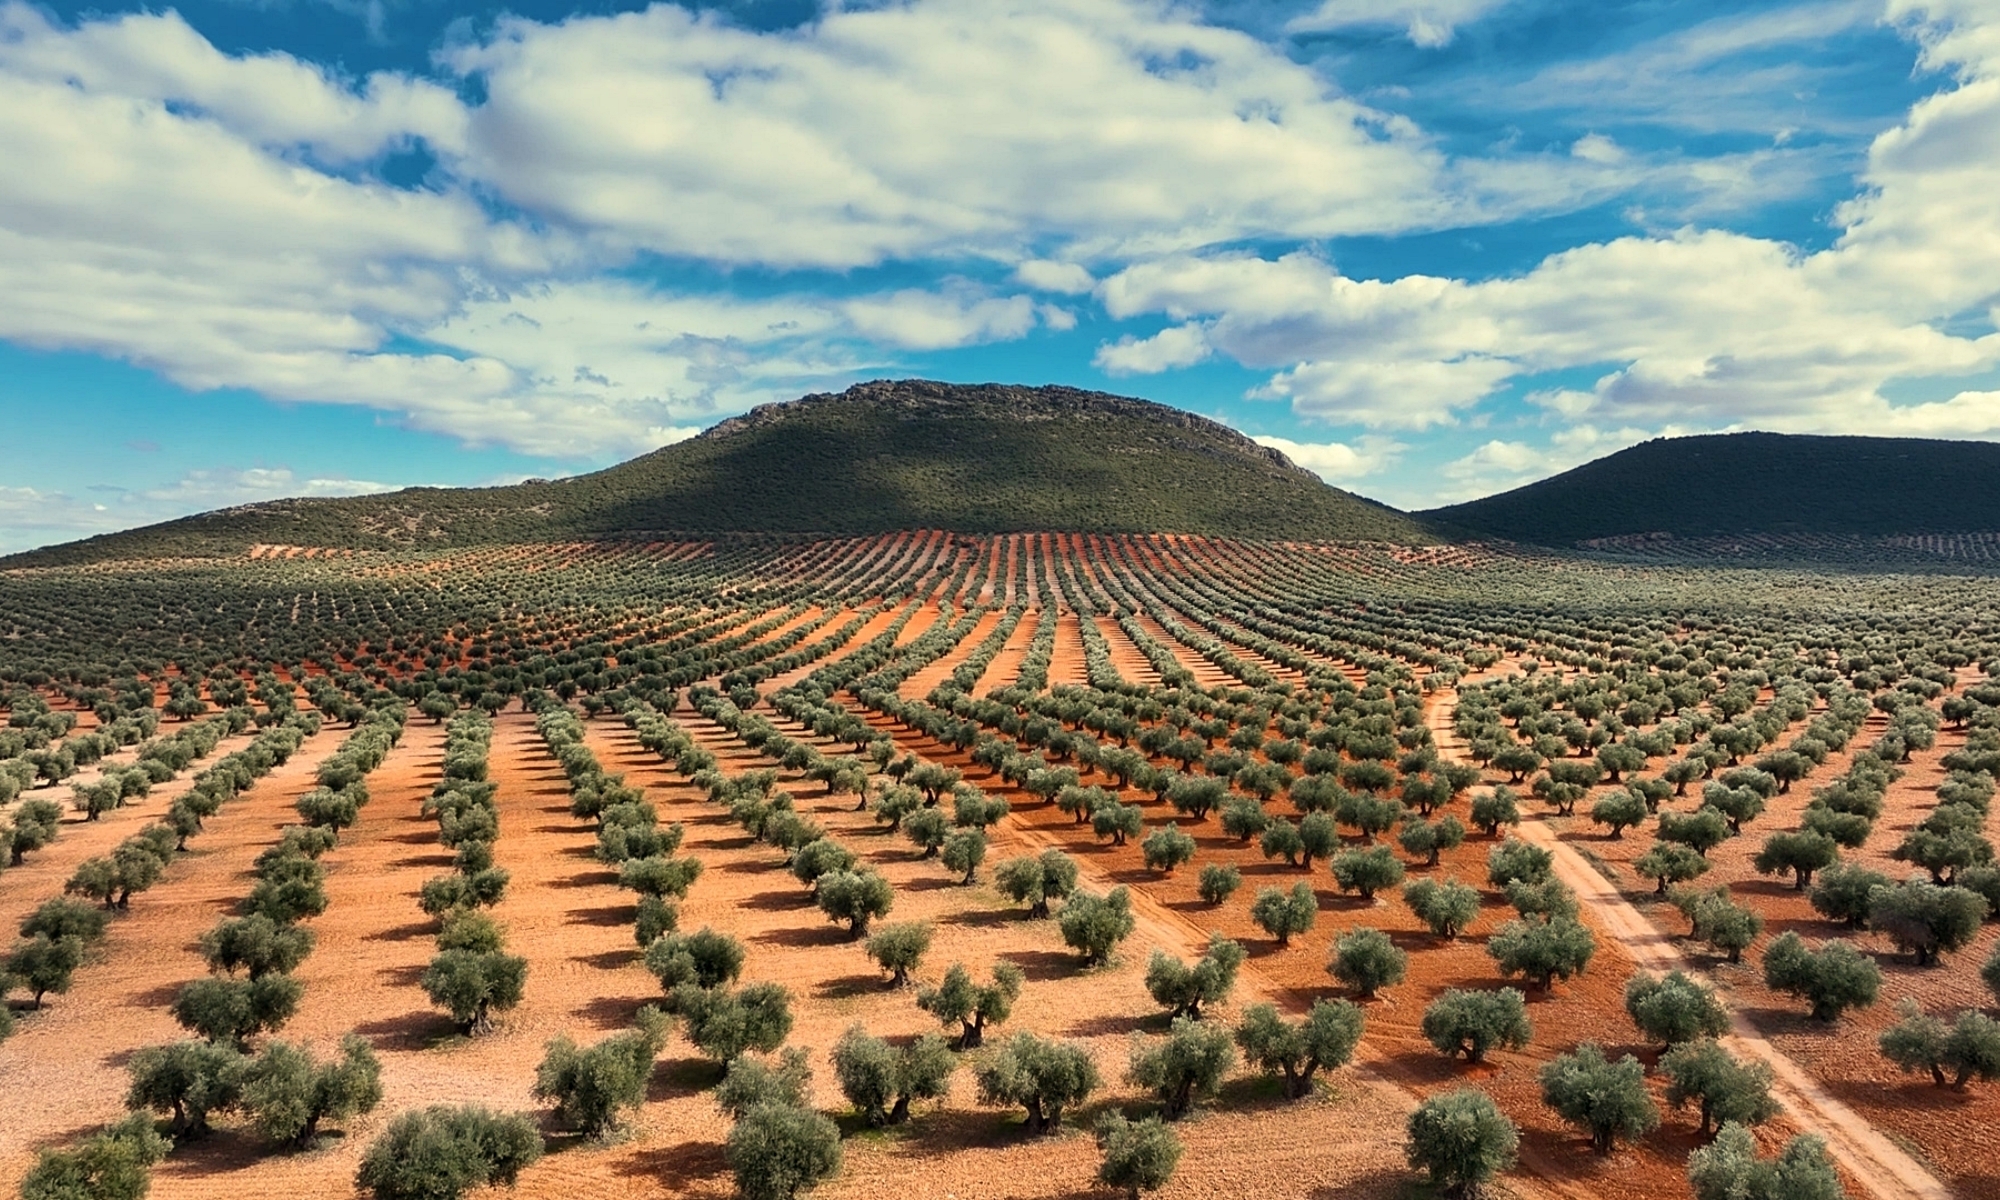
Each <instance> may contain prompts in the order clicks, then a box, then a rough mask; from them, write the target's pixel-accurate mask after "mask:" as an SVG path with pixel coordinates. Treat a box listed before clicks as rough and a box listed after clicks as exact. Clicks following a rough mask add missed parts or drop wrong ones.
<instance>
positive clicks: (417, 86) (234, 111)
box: [0, 3, 466, 163]
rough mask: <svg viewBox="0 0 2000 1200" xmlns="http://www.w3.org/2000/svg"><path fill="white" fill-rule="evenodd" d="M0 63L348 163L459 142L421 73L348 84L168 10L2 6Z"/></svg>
mask: <svg viewBox="0 0 2000 1200" xmlns="http://www.w3.org/2000/svg"><path fill="white" fill-rule="evenodd" d="M0 71H5V72H6V73H8V74H9V75H12V76H15V77H16V78H18V79H22V80H32V81H35V82H38V83H44V84H56V85H68V86H72V87H75V88H78V89H80V90H82V91H85V92H90V93H95V94H113V95H118V96H122V97H125V98H127V99H129V100H134V101H141V102H165V101H173V102H174V103H175V104H176V105H177V106H179V108H180V109H181V110H182V111H184V112H185V111H193V112H196V113H199V114H201V115H203V116H205V117H207V118H209V119H211V120H213V121H215V122H216V123H218V124H220V125H221V126H223V127H224V128H226V129H228V130H230V131H231V132H233V133H235V134H238V135H240V136H242V137H243V138H244V139H245V140H247V141H250V142H252V143H255V144H258V145H263V146H299V147H303V148H306V149H309V150H311V151H312V152H313V153H314V154H315V155H316V156H318V157H320V158H321V159H323V160H325V161H329V162H338V163H350V162H358V161H362V160H365V159H368V158H370V157H373V156H374V155H375V154H377V153H379V152H381V151H382V150H384V149H394V148H397V147H400V146H402V145H404V144H406V143H408V142H410V141H412V140H416V139H422V140H423V141H426V142H428V143H430V144H431V145H432V146H433V147H435V148H437V149H438V150H440V151H443V152H456V151H459V150H462V149H463V147H464V144H465V128H466V112H465V109H464V107H463V106H462V105H461V104H460V103H459V101H458V97H457V96H455V95H454V94H453V93H452V92H450V91H448V90H447V89H445V88H442V87H439V86H438V85H437V84H435V83H431V82H428V81H426V80H418V79H411V78H408V77H407V76H401V75H395V74H390V73H386V72H385V73H378V74H375V75H371V76H369V77H368V78H366V79H365V80H362V81H360V85H359V87H358V88H349V87H348V86H346V85H345V84H343V83H340V82H337V81H335V80H334V79H332V78H331V77H329V75H328V73H327V71H326V70H325V68H322V67H320V66H317V65H315V64H312V63H305V62H300V61H299V60H298V59H295V58H293V57H291V56H290V55H288V54H281V53H271V54H262V55H249V56H244V57H240V58H239V57H232V56H230V55H226V54H224V53H222V52H221V51H219V50H217V49H216V48H215V47H214V46H213V45H212V44H210V43H209V41H208V40H207V39H206V38H204V37H202V36H201V35H200V34H199V33H196V32H195V31H194V30H193V29H192V28H191V27H190V26H189V25H188V23H187V22H186V21H185V20H183V19H182V18H181V15H180V14H179V13H176V12H172V11H169V12H165V13H158V14H154V13H129V14H125V15H122V16H119V17H115V18H110V19H106V20H102V21H92V22H86V23H84V24H81V25H78V26H77V27H76V28H75V29H73V30H65V29H60V28H58V27H56V26H54V25H51V24H50V23H49V22H48V21H47V19H46V18H44V17H43V16H42V14H41V13H40V12H38V11H36V10H35V9H32V8H29V7H27V6H26V5H24V4H18V3H11V4H7V5H4V6H0Z"/></svg>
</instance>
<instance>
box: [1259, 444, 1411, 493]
mask: <svg viewBox="0 0 2000 1200" xmlns="http://www.w3.org/2000/svg"><path fill="white" fill-rule="evenodd" d="M1251 440H1252V441H1254V442H1256V443H1257V444H1258V445H1260V446H1269V447H1271V448H1272V449H1273V450H1277V451H1280V452H1281V453H1283V454H1284V456H1285V457H1286V458H1289V459H1291V460H1292V461H1293V462H1295V463H1297V464H1299V465H1300V466H1302V467H1304V468H1305V469H1306V470H1308V471H1311V472H1312V473H1313V474H1315V475H1318V476H1319V477H1320V478H1321V479H1324V480H1326V481H1327V482H1328V483H1331V484H1336V485H1338V484H1347V483H1353V482H1354V481H1355V480H1358V479H1365V478H1367V477H1368V476H1371V475H1379V474H1380V473H1382V472H1383V471H1385V470H1388V469H1389V468H1390V467H1392V466H1394V465H1395V463H1396V461H1397V460H1398V459H1399V458H1400V457H1401V456H1402V453H1403V451H1405V450H1407V449H1409V447H1408V446H1405V445H1404V444H1403V443H1401V442H1397V441H1392V440H1390V439H1388V438H1380V437H1366V438H1362V439H1360V440H1358V441H1356V442H1353V443H1348V442H1295V441H1293V440H1291V439H1290V438H1282V437H1272V436H1263V437H1256V438H1252V439H1251Z"/></svg>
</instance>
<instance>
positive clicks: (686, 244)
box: [443, 0, 1467, 279]
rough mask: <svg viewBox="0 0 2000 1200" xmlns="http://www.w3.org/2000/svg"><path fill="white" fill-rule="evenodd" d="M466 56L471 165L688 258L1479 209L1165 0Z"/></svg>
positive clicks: (672, 19)
mask: <svg viewBox="0 0 2000 1200" xmlns="http://www.w3.org/2000/svg"><path fill="white" fill-rule="evenodd" d="M443 61H444V62H446V63H447V64H449V66H450V67H451V69H453V70H455V71H457V72H459V73H461V74H464V75H467V76H475V77H477V78H478V79H479V80H480V81H481V83H482V85H483V88H484V91H485V94H486V100H485V102H484V103H482V104H481V105H480V106H479V107H478V108H476V109H475V110H473V112H472V117H471V124H470V131H469V134H468V148H467V151H466V153H465V155H464V156H463V157H462V158H458V159H455V160H454V165H455V168H456V169H457V170H458V171H459V172H460V173H461V174H463V175H464V176H466V177H468V178H476V179H478V180H481V181H483V182H485V183H487V184H489V185H490V186H492V187H494V188H495V189H496V190H497V191H498V192H499V193H500V194H501V195H503V196H505V197H506V198H508V199H509V200H511V201H513V202H515V203H517V204H521V205H524V206H526V207H528V208H529V209H531V210H533V211H534V212H536V213H538V214H540V215H542V216H543V217H545V218H548V219H551V220H554V221H558V222H561V223H564V224H566V225H568V226H571V227H575V228H580V229H586V230H591V231H595V232H596V233H598V234H599V235H601V236H602V237H603V238H605V239H607V240H609V241H611V242H614V243H617V244H624V245H630V246H635V247H643V248H646V249H650V250H654V251H658V252H660V253H664V254H669V255H691V256H695V257H699V258H705V259H712V260H718V261H724V262H755V263H764V264H774V265H780V266H788V265H810V266H827V267H846V266H852V265H857V264H867V263H874V262H879V261H881V260H883V259H885V258H909V257H916V256H924V255H931V254H941V255H948V256H964V255H992V256H997V257H1000V258H1002V259H1010V260H1011V259H1016V258H1024V257H1027V255H1026V254H1025V253H1024V249H1025V247H1027V246H1029V245H1042V244H1054V245H1057V246H1061V247H1064V248H1066V249H1067V252H1068V253H1067V255H1066V257H1069V258H1072V259H1077V258H1091V257H1101V256H1106V255H1114V254H1129V253H1153V252H1161V251H1166V250H1171V249H1176V248H1186V247H1190V246H1198V245H1206V244H1211V243H1214V242H1218V241H1228V240H1234V239H1239V238H1248V237H1258V236H1266V235H1279V236H1292V237H1332V236H1339V235H1343V234H1354V233H1364V232H1387V231H1394V230H1404V229H1411V228H1417V227H1428V226H1433V225H1436V224H1438V223H1440V222H1443V221H1447V220H1450V219H1454V217H1455V215H1456V214H1459V213H1461V212H1462V211H1464V210H1465V209H1466V207H1467V205H1466V202H1465V201H1463V200H1461V199H1459V198H1458V197H1457V196H1456V194H1455V191H1454V187H1453V185H1452V184H1451V181H1450V180H1449V179H1448V178H1446V177H1445V164H1444V160H1443V158H1442V156H1440V155H1439V154H1438V153H1436V151H1435V150H1433V149H1432V148H1431V146H1430V145H1429V142H1428V140H1427V139H1426V138H1425V137H1424V136H1422V135H1421V133H1419V131H1417V130H1416V129H1415V128H1414V127H1413V126H1412V125H1411V124H1410V123H1409V122H1407V121H1405V120H1402V119H1400V118H1397V117H1394V116H1391V115H1388V114H1385V113H1381V112H1378V111H1375V110H1373V109H1370V108H1368V107H1367V106H1365V105H1362V104H1360V103H1357V102H1356V101H1354V100H1352V99H1350V98H1347V97H1345V96H1342V95H1340V94H1339V93H1338V91H1337V90H1336V89H1335V88H1334V87H1333V86H1332V85H1331V84H1330V83H1328V81H1327V80H1325V79H1324V78H1322V77H1321V76H1320V75H1318V74H1316V73H1315V72H1314V71H1313V70H1312V69H1311V68H1309V67H1307V66H1302V65H1300V64H1298V63H1295V62H1293V61H1292V60H1291V59H1290V58H1288V57H1287V56H1286V54H1285V53H1284V51H1283V48H1282V47H1281V46H1276V45H1270V44H1266V43H1264V42H1260V41H1258V40H1257V39H1255V38H1253V37H1251V36H1250V35H1248V34H1245V33H1241V32H1238V31H1235V30H1230V29H1224V28H1220V27H1217V26H1213V25H1208V24H1205V23H1203V22H1202V21H1200V20H1199V19H1198V17H1197V16H1196V15H1195V14H1194V12H1193V11H1192V10H1190V9H1187V8H1182V7H1179V6H1177V5H1172V4H1169V3H1166V2H1164V0H999V2H997V3H996V0H921V2H912V3H903V4H896V5H888V6H881V7H869V8H843V7H840V6H830V7H829V8H828V9H827V11H825V12H824V13H823V14H822V15H821V16H820V17H819V19H818V20H816V21H814V22H812V23H810V24H808V25H805V26H802V27H800V28H797V29H794V30H786V31H781V32H772V33H759V32H755V31H751V30H746V29H742V28H738V27H736V26H733V25H731V24H728V23H727V22H725V21H723V20H722V19H720V18H717V17H714V16H710V15H696V14H693V13H690V12H689V11H687V10H685V9H683V8H680V7H677V6H675V5H671V4H658V5H654V6H653V7H651V8H648V9H646V10H645V11H643V12H628V13H621V14H617V15H614V16H609V17H596V18H586V17H578V18H575V19H572V20H569V21H566V22H564V23H562V24H559V25H543V24H538V23H535V22H531V21H526V20H520V19H513V18H509V19H505V20H503V21H502V22H501V23H500V25H499V26H498V30H497V32H496V34H495V35H494V36H493V37H492V38H491V39H490V40H487V41H480V42H468V43H466V44H463V45H460V46H457V47H453V48H450V49H448V50H447V51H446V52H445V53H444V55H443ZM1073 278H1074V277H1073V276H1072V279H1073Z"/></svg>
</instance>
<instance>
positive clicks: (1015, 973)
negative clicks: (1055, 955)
mask: <svg viewBox="0 0 2000 1200" xmlns="http://www.w3.org/2000/svg"><path fill="white" fill-rule="evenodd" d="M1023 981H1024V977H1023V976H1022V974H1021V968H1019V967H1017V966H1015V965H1014V964H1013V963H1010V962H1004V961H1003V962H999V963H995V964H994V966H993V982H992V983H990V984H985V985H983V986H982V985H980V984H977V983H974V982H973V981H972V972H970V971H968V970H966V969H965V967H964V965H963V964H961V963H953V964H952V965H951V969H950V970H948V971H946V972H945V973H944V981H943V982H942V983H940V984H938V986H937V987H935V988H923V989H921V990H920V991H918V992H917V1007H918V1008H921V1009H923V1010H924V1011H925V1012H927V1013H929V1014H931V1015H932V1016H933V1017H936V1018H937V1019H938V1020H939V1021H941V1022H943V1023H944V1024H945V1025H946V1026H951V1025H954V1024H955V1025H957V1026H959V1036H958V1048H959V1049H961V1050H971V1049H974V1048H975V1047H977V1046H978V1045H979V1044H980V1043H981V1041H983V1040H984V1038H985V1034H986V1026H987V1025H988V1024H989V1023H991V1024H995V1025H997V1024H1000V1023H1001V1022H1003V1021H1005V1020H1006V1019H1007V1017H1008V1016H1009V1015H1010V1014H1011V1013H1012V1012H1013V1007H1014V1001H1015V1000H1016V999H1017V998H1019V996H1020V995H1021V984H1022V983H1023Z"/></svg>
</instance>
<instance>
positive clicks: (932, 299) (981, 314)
mask: <svg viewBox="0 0 2000 1200" xmlns="http://www.w3.org/2000/svg"><path fill="white" fill-rule="evenodd" d="M840 309H841V311H842V312H843V313H844V314H845V315H846V317H847V320H848V321H849V323H851V324H852V325H853V327H854V331H855V332H856V333H858V334H860V335H861V336H862V337H865V338H868V339H871V340H873V341H876V342H880V343H883V344H884V345H890V346H900V347H903V348H905V349H909V350H943V349H946V348H948V347H952V346H970V345H973V344H975V343H979V342H1001V341H1012V340H1013V339H1015V338H1018V337H1021V336H1022V335H1024V334H1026V333H1027V332H1028V331H1029V330H1031V329H1033V328H1034V327H1035V313H1036V309H1035V302H1034V300H1033V299H1032V298H1030V297H1028V296H1006V297H1001V296H980V295H977V294H976V293H972V292H969V291H967V290H966V289H962V288H951V287H947V288H945V289H943V290H942V291H935V292H933V291H926V290H924V289H922V288H906V289H904V290H902V291H899V292H891V293H888V294H886V295H880V296H863V297H861V298H859V299H855V300H849V301H846V302H844V303H842V304H841V305H840Z"/></svg>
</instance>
